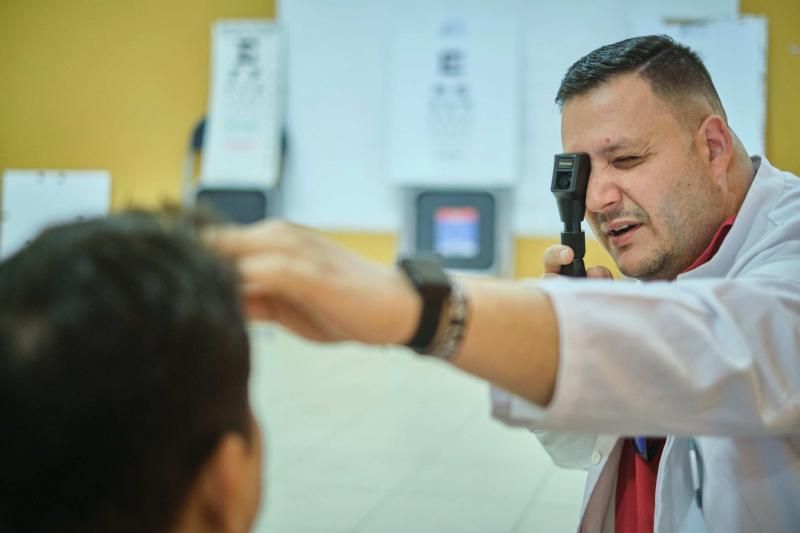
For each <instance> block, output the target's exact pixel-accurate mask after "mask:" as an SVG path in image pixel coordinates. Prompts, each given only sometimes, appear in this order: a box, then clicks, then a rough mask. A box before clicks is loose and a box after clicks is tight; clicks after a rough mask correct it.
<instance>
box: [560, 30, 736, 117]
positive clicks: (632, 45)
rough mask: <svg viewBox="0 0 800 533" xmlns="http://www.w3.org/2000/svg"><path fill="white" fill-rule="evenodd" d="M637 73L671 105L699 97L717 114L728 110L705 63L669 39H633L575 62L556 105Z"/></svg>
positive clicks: (723, 113)
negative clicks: (629, 74)
mask: <svg viewBox="0 0 800 533" xmlns="http://www.w3.org/2000/svg"><path fill="white" fill-rule="evenodd" d="M627 73H636V74H638V75H639V76H641V77H642V78H643V79H645V80H647V81H648V82H649V83H650V87H651V88H652V89H653V92H654V93H655V94H657V95H658V96H660V97H662V98H664V99H665V100H667V101H668V102H670V103H673V104H676V103H677V104H681V103H683V102H685V100H686V98H687V97H689V96H695V95H700V96H703V97H705V98H706V100H708V102H709V103H710V104H711V108H712V109H713V110H714V112H715V113H718V114H720V115H721V116H722V117H723V118H725V110H724V108H723V107H722V102H721V101H720V99H719V95H718V94H717V90H716V88H715V87H714V82H713V81H711V75H710V74H709V73H708V70H707V69H706V67H705V65H703V61H702V60H701V59H700V57H699V56H698V55H697V54H696V53H695V52H694V51H692V50H691V49H690V48H688V47H686V46H683V45H681V44H678V43H676V42H675V41H674V40H672V39H671V38H670V37H668V36H666V35H648V36H645V37H633V38H631V39H625V40H624V41H619V42H617V43H613V44H609V45H606V46H602V47H600V48H598V49H597V50H594V51H592V52H590V53H589V54H587V55H585V56H583V57H582V58H580V59H579V60H578V61H576V62H575V63H574V64H573V65H572V66H571V67H569V69H568V70H567V73H566V74H565V75H564V78H563V79H562V80H561V86H560V87H559V88H558V94H557V95H556V103H557V104H558V105H559V106H561V107H563V106H564V104H565V103H566V102H567V101H568V100H570V99H571V98H574V97H576V96H581V95H584V94H586V93H587V92H589V91H591V90H592V89H595V88H597V87H599V86H600V85H601V84H603V83H606V82H608V81H610V80H611V79H612V78H614V77H616V76H619V75H621V74H627Z"/></svg>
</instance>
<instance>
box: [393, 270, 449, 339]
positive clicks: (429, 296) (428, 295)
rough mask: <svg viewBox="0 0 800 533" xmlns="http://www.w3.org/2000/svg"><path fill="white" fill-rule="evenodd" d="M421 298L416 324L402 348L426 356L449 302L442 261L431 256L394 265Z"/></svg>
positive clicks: (446, 278)
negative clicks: (420, 310)
mask: <svg viewBox="0 0 800 533" xmlns="http://www.w3.org/2000/svg"><path fill="white" fill-rule="evenodd" d="M398 264H399V266H400V268H401V269H402V270H403V272H404V273H405V274H406V276H407V277H408V281H409V282H410V283H411V285H412V286H413V287H414V289H415V290H416V291H417V293H418V294H419V295H420V298H421V299H422V313H421V314H420V317H419V324H418V325H417V330H416V332H415V333H414V335H413V337H411V340H410V341H408V342H407V343H406V346H408V347H409V348H411V349H412V350H414V351H415V352H417V353H420V354H430V353H431V348H432V345H433V343H434V340H435V339H436V332H437V331H439V324H440V321H441V319H442V309H443V307H444V305H445V303H447V302H448V300H449V299H450V294H451V292H452V289H453V287H452V284H451V282H450V277H449V276H448V275H447V273H446V272H445V271H444V267H443V264H442V261H441V260H440V259H438V258H435V257H424V256H417V257H406V258H403V259H401V260H400V262H399V263H398Z"/></svg>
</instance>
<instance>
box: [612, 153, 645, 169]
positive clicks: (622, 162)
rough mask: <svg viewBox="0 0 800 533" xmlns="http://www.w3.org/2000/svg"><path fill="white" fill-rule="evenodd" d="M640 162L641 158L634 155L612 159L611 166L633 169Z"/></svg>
mask: <svg viewBox="0 0 800 533" xmlns="http://www.w3.org/2000/svg"><path fill="white" fill-rule="evenodd" d="M641 161H642V158H641V157H639V156H635V155H627V156H623V157H618V158H616V159H614V160H613V161H612V162H611V164H613V165H614V166H615V167H617V168H622V169H626V168H633V167H635V166H636V165H638V164H639V163H640V162H641Z"/></svg>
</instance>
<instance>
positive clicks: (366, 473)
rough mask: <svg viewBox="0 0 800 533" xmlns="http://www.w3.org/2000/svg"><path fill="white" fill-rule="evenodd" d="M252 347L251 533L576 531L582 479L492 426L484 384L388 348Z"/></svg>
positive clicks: (519, 435)
mask: <svg viewBox="0 0 800 533" xmlns="http://www.w3.org/2000/svg"><path fill="white" fill-rule="evenodd" d="M251 338H252V341H253V378H252V398H253V405H254V408H255V410H256V414H257V415H258V417H259V420H260V421H261V423H262V426H263V427H264V430H265V436H266V439H265V441H266V457H267V462H266V467H265V472H264V482H265V489H266V490H265V494H264V504H263V506H262V512H261V515H260V517H259V520H258V523H257V525H256V532H257V533H344V532H353V533H401V532H402V533H450V532H458V533H472V532H474V533H529V532H548V533H550V532H555V533H558V532H562V531H574V530H575V527H576V524H577V515H578V511H579V507H580V501H581V494H582V490H583V482H584V479H585V474H584V473H583V472H576V471H568V470H562V469H559V468H556V467H555V466H553V464H552V463H551V461H550V459H549V458H548V457H547V455H546V454H545V453H544V451H543V450H542V448H541V446H539V444H538V441H537V440H536V439H535V437H534V436H533V435H531V434H530V433H529V432H527V431H525V430H522V429H513V428H509V427H506V426H503V425H502V424H500V423H498V422H496V421H494V420H493V419H492V418H491V417H490V416H489V399H488V396H489V392H488V386H487V385H486V384H485V383H483V382H481V381H478V380H476V379H473V378H471V377H469V376H467V375H465V374H462V373H460V372H458V371H454V370H453V369H452V368H448V366H447V365H445V364H442V363H439V362H436V361H430V360H426V359H423V358H420V357H416V356H413V355H412V354H410V352H406V351H404V350H401V349H380V348H369V349H368V348H365V347H363V346H358V345H352V344H348V345H338V346H327V347H325V346H320V345H315V344H310V343H306V342H303V341H301V340H299V339H297V338H295V337H293V336H290V335H289V334H287V333H285V332H283V331H282V330H279V329H275V328H258V329H253V330H252V335H251Z"/></svg>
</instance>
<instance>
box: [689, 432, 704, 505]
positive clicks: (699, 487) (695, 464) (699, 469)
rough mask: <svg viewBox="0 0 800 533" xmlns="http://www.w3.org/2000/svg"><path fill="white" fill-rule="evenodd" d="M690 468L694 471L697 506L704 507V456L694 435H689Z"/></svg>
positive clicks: (693, 483) (693, 479) (693, 481)
mask: <svg viewBox="0 0 800 533" xmlns="http://www.w3.org/2000/svg"><path fill="white" fill-rule="evenodd" d="M689 468H690V469H691V472H692V486H693V487H694V497H695V500H696V501H697V507H698V508H700V509H702V508H703V457H702V456H701V455H700V451H699V450H698V447H697V441H696V440H695V438H694V437H689Z"/></svg>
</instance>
